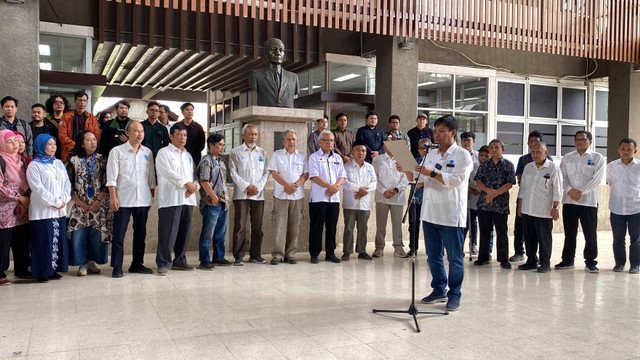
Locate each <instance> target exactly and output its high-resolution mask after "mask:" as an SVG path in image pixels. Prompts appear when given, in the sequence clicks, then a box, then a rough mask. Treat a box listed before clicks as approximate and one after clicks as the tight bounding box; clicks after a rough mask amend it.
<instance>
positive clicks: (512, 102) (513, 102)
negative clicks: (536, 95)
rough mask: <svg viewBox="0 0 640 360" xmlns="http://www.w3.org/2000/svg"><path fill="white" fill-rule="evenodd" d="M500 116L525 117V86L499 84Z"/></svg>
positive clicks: (506, 83)
mask: <svg viewBox="0 0 640 360" xmlns="http://www.w3.org/2000/svg"><path fill="white" fill-rule="evenodd" d="M498 115H509V116H524V84H519V83H509V82H502V81H500V82H498Z"/></svg>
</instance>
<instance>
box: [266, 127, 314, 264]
mask: <svg viewBox="0 0 640 360" xmlns="http://www.w3.org/2000/svg"><path fill="white" fill-rule="evenodd" d="M297 135H298V134H297V133H296V131H295V130H292V129H287V130H285V131H284V139H283V140H282V144H283V145H284V149H280V150H277V151H276V152H274V153H273V157H272V158H271V162H269V172H270V173H271V176H272V177H273V180H274V189H273V211H272V212H271V215H272V221H273V226H274V228H275V233H274V241H275V244H274V246H273V250H272V252H271V255H272V256H273V258H272V259H271V265H278V264H280V263H281V262H283V261H285V262H287V263H289V264H295V263H296V262H297V261H296V258H295V255H296V251H297V250H298V232H299V230H300V219H301V217H302V216H301V215H302V209H303V199H304V183H305V181H307V178H308V176H309V173H308V171H307V163H306V161H305V160H306V159H305V158H306V156H305V155H304V153H303V152H301V151H298V150H296V146H297V145H298V137H297Z"/></svg>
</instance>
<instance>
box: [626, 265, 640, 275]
mask: <svg viewBox="0 0 640 360" xmlns="http://www.w3.org/2000/svg"><path fill="white" fill-rule="evenodd" d="M629 274H640V266H638V265H635V266H632V267H631V268H629Z"/></svg>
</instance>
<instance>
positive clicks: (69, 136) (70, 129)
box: [58, 90, 106, 162]
mask: <svg viewBox="0 0 640 360" xmlns="http://www.w3.org/2000/svg"><path fill="white" fill-rule="evenodd" d="M73 100H74V102H75V105H76V108H75V110H72V111H69V112H66V113H65V114H64V115H62V118H61V119H60V128H59V129H58V139H59V140H60V145H61V147H62V150H60V159H61V160H62V161H63V162H67V161H68V160H69V157H70V154H71V150H73V147H74V146H75V145H76V141H75V140H76V137H77V136H78V134H79V133H80V132H81V131H82V130H86V131H91V132H92V133H93V135H95V136H96V139H97V140H98V142H99V143H102V142H104V140H105V139H102V141H100V140H101V139H100V124H98V119H96V117H95V116H93V114H91V113H90V112H88V111H87V103H88V102H89V95H87V93H86V92H84V91H83V90H79V91H76V93H75V94H73ZM105 157H106V156H105Z"/></svg>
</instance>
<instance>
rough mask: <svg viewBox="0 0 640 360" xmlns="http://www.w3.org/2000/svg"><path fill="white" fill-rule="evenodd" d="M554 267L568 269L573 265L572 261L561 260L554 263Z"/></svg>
mask: <svg viewBox="0 0 640 360" xmlns="http://www.w3.org/2000/svg"><path fill="white" fill-rule="evenodd" d="M554 268H555V269H556V270H570V269H573V268H574V266H573V263H570V262H567V261H564V260H562V261H561V262H559V263H558V264H556V265H555V266H554Z"/></svg>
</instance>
